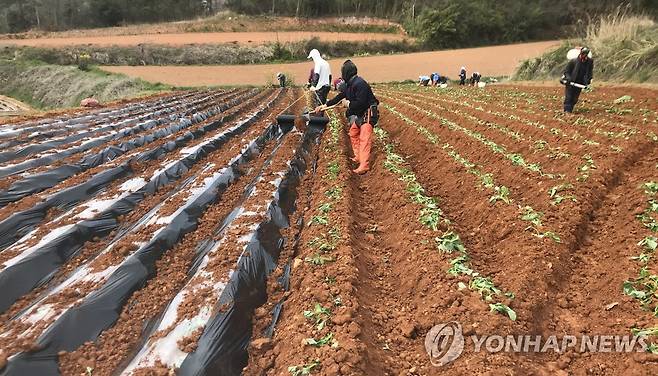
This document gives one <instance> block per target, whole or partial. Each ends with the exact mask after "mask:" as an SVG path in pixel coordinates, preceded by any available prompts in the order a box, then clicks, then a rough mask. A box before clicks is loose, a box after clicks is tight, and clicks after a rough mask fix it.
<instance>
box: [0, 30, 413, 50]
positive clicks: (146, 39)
mask: <svg viewBox="0 0 658 376" xmlns="http://www.w3.org/2000/svg"><path fill="white" fill-rule="evenodd" d="M314 37H317V38H319V39H320V40H323V41H330V42H334V41H363V40H386V41H397V40H403V39H405V38H407V37H406V36H404V35H400V34H385V33H339V32H322V31H320V32H311V31H281V32H273V31H270V32H264V31H261V32H258V31H253V32H249V31H245V32H211V33H166V34H139V35H108V36H68V37H57V38H24V39H0V46H2V45H7V46H31V47H64V46H80V45H94V46H137V45H140V44H159V45H167V46H181V45H185V44H221V43H235V44H243V45H260V44H264V43H273V42H276V41H277V40H278V41H279V42H281V43H286V42H298V41H303V40H308V39H311V38H314Z"/></svg>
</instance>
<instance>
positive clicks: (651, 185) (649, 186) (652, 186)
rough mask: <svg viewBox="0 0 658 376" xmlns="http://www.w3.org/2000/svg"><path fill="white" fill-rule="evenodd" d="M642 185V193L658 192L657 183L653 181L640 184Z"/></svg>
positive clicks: (651, 193)
mask: <svg viewBox="0 0 658 376" xmlns="http://www.w3.org/2000/svg"><path fill="white" fill-rule="evenodd" d="M642 187H643V188H644V193H646V194H648V195H651V196H654V195H655V194H656V193H658V183H656V182H655V181H650V182H648V183H644V184H642Z"/></svg>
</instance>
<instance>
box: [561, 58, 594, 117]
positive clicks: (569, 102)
mask: <svg viewBox="0 0 658 376" xmlns="http://www.w3.org/2000/svg"><path fill="white" fill-rule="evenodd" d="M593 70H594V61H593V60H592V57H591V52H590V50H589V48H587V47H583V48H581V49H580V53H579V54H578V57H576V58H575V59H571V60H569V63H567V67H566V68H565V69H564V74H563V75H562V79H560V83H561V84H562V85H565V89H564V112H566V113H571V112H572V111H573V108H574V106H575V105H576V103H577V102H578V97H580V92H581V90H582V89H587V88H588V87H589V85H590V84H591V83H592V72H593Z"/></svg>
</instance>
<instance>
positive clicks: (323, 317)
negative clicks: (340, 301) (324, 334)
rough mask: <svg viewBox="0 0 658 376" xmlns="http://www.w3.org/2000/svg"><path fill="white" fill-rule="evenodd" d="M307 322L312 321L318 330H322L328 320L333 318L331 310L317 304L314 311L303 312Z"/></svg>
mask: <svg viewBox="0 0 658 376" xmlns="http://www.w3.org/2000/svg"><path fill="white" fill-rule="evenodd" d="M302 314H303V315H304V317H305V318H306V320H308V321H311V322H312V323H313V326H315V328H316V329H317V330H322V329H324V327H325V326H326V325H327V320H329V317H331V310H330V309H329V308H325V307H323V306H322V304H320V303H315V306H314V307H313V310H312V311H304V312H302Z"/></svg>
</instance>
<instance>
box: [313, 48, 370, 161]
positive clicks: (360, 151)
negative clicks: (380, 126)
mask: <svg viewBox="0 0 658 376" xmlns="http://www.w3.org/2000/svg"><path fill="white" fill-rule="evenodd" d="M341 74H342V78H343V80H344V81H345V85H344V86H345V87H344V90H342V91H341V92H340V93H339V94H338V95H336V96H335V97H334V98H333V99H331V100H330V101H328V102H327V104H326V105H323V106H318V107H317V108H316V109H315V112H320V111H324V110H326V108H327V107H328V106H333V105H336V104H338V103H339V102H340V101H342V100H343V99H345V101H344V102H343V103H344V105H345V107H347V111H346V112H345V116H346V117H347V120H348V123H349V124H350V130H349V135H350V142H351V144H352V151H353V152H354V158H352V161H354V162H357V163H358V164H359V167H357V169H356V170H353V172H354V173H356V174H365V173H366V172H367V171H368V170H369V169H370V150H371V149H372V130H373V126H375V125H376V124H377V121H378V120H379V110H378V108H377V106H378V105H379V101H378V100H377V98H376V97H375V95H374V94H373V93H372V88H370V85H368V83H367V82H366V81H365V80H364V79H363V78H361V77H360V76H358V75H357V68H356V65H355V64H354V63H353V62H352V61H351V60H346V61H345V62H344V63H343V66H342V68H341Z"/></svg>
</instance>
